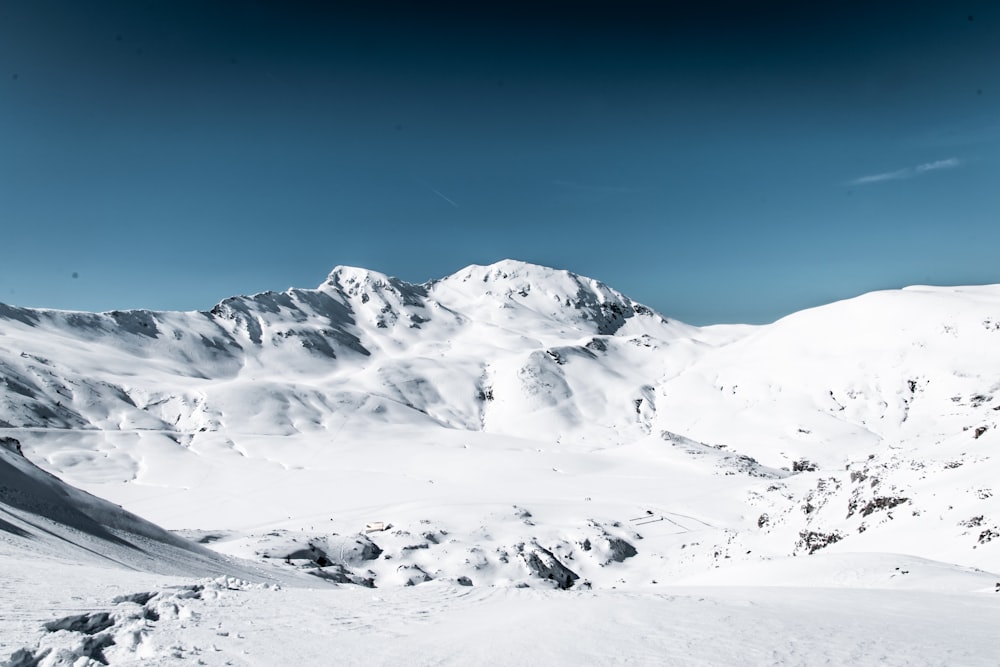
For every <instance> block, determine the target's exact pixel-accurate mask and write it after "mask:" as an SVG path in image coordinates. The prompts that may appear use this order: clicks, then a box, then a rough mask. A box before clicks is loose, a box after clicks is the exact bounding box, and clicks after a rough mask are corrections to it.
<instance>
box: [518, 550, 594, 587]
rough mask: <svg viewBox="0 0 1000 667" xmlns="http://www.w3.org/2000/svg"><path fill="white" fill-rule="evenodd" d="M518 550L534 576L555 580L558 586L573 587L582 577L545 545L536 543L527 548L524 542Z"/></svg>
mask: <svg viewBox="0 0 1000 667" xmlns="http://www.w3.org/2000/svg"><path fill="white" fill-rule="evenodd" d="M518 552H519V553H518V556H520V558H521V560H522V561H523V562H524V564H525V566H526V567H527V568H528V570H529V571H530V572H531V573H532V574H533V575H534V576H536V577H538V578H539V579H545V580H548V581H552V582H555V585H556V587H557V588H560V589H562V590H566V589H567V588H572V586H573V583H574V582H575V581H576V580H577V579H579V578H580V575H578V574H577V573H576V572H573V571H572V570H571V569H569V568H568V567H566V566H565V565H563V564H562V563H561V562H559V559H558V558H556V557H555V556H554V555H553V554H552V552H551V551H549V550H548V549H546V548H545V547H541V546H539V545H537V544H534V545H531V546H530V547H528V548H527V549H525V547H524V545H523V544H522V545H518Z"/></svg>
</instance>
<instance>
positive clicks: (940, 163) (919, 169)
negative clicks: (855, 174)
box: [848, 157, 962, 185]
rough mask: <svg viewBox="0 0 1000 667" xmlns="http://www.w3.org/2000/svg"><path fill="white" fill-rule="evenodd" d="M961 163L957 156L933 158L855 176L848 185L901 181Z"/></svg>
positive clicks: (952, 167) (951, 167)
mask: <svg viewBox="0 0 1000 667" xmlns="http://www.w3.org/2000/svg"><path fill="white" fill-rule="evenodd" d="M961 164H962V161H961V160H959V159H958V158H954V157H950V158H947V159H945V160H935V161H934V162H925V163H924V164H918V165H917V166H916V167H906V168H905V169H897V170H896V171H886V172H883V173H881V174H871V175H870V176H862V177H861V178H856V179H854V180H853V181H851V182H850V183H848V185H870V184H872V183H882V182H885V181H902V180H906V179H908V178H913V177H914V176H919V175H921V174H926V173H927V172H929V171H939V170H941V169H954V168H955V167H958V166H960V165H961Z"/></svg>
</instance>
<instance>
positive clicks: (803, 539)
mask: <svg viewBox="0 0 1000 667" xmlns="http://www.w3.org/2000/svg"><path fill="white" fill-rule="evenodd" d="M841 539H843V535H841V534H840V533H838V532H836V531H834V532H832V533H819V532H816V531H813V530H803V531H802V532H800V533H799V543H798V545H797V546H798V547H799V548H801V549H805V550H806V551H808V552H809V554H810V555H811V554H814V553H816V552H817V551H819V550H820V549H823V548H825V547H828V546H830V545H831V544H834V543H835V542H839V541H840V540H841Z"/></svg>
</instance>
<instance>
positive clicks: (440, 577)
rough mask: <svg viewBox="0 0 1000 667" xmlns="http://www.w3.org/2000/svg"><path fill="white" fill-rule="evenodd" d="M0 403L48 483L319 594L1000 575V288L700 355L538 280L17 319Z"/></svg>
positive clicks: (689, 337)
mask: <svg viewBox="0 0 1000 667" xmlns="http://www.w3.org/2000/svg"><path fill="white" fill-rule="evenodd" d="M0 382H2V393H0V435H5V436H7V437H12V438H16V439H17V440H18V441H19V442H20V444H21V446H22V448H23V451H24V454H25V456H26V457H27V458H28V459H30V460H31V461H33V462H34V463H36V464H37V465H39V466H41V467H42V468H44V469H45V470H47V471H49V472H51V473H54V474H56V475H58V476H60V477H61V478H63V479H64V480H66V481H67V482H69V483H71V484H73V485H75V486H78V487H81V488H82V489H84V490H86V491H89V492H90V493H92V494H94V495H96V496H100V497H103V498H106V499H108V500H109V501H111V502H113V503H119V504H121V505H122V506H123V507H124V508H125V509H126V510H129V511H131V512H134V513H136V514H138V515H141V516H143V517H146V518H147V519H150V520H152V521H155V522H156V523H158V524H160V525H164V526H167V527H169V528H174V529H184V530H185V531H186V532H184V533H183V534H184V535H186V536H187V537H188V538H191V539H194V540H196V541H200V542H202V543H203V544H206V545H208V546H210V547H212V548H213V549H215V550H217V551H221V552H224V553H227V554H230V555H233V556H242V557H248V558H254V559H257V560H258V561H261V562H262V563H265V564H266V563H271V566H270V567H273V568H276V570H275V571H284V570H295V571H302V572H305V573H308V574H312V575H314V576H313V577H310V579H315V577H317V576H318V577H320V578H321V579H324V580H326V581H333V582H342V583H354V584H361V585H363V586H370V585H374V586H378V587H380V588H385V587H393V586H397V585H398V586H404V585H415V584H419V583H422V582H428V581H432V580H437V581H439V582H451V583H452V584H453V585H457V586H466V585H473V586H475V587H479V586H494V587H500V588H513V587H519V586H530V587H543V588H544V587H556V588H563V589H566V588H577V589H578V588H581V587H585V588H591V589H611V588H624V589H637V590H645V589H646V588H648V587H649V586H662V585H665V584H671V583H680V582H685V581H687V582H699V584H704V583H705V582H709V583H711V582H712V581H718V582H727V583H732V582H733V577H736V578H737V579H738V578H739V577H740V576H745V577H747V578H749V579H750V580H754V581H756V580H760V579H761V578H763V579H766V580H767V581H769V582H771V583H796V582H800V583H801V582H802V581H808V580H809V577H810V576H814V577H815V580H816V581H819V580H822V581H826V582H828V583H826V584H823V585H839V584H830V583H829V582H836V581H843V580H844V577H845V576H847V575H845V574H844V573H845V572H853V573H854V574H853V575H850V576H847V578H848V579H851V577H854V579H851V580H852V581H854V580H857V581H861V580H863V582H864V584H863V585H865V586H875V587H894V588H895V587H900V586H902V587H904V588H914V587H916V588H921V587H922V586H925V585H928V586H929V585H930V584H926V582H928V581H932V580H933V581H941V580H942V577H944V579H948V581H950V582H952V583H951V584H949V585H950V586H956V587H957V588H958V589H961V590H965V589H964V588H962V587H963V586H965V585H966V584H965V583H958V584H955V583H954V582H955V581H958V582H973V581H975V582H976V583H975V584H974V585H973V584H972V583H969V584H968V585H969V586H973V587H974V588H982V587H983V586H984V585H985V584H984V582H983V581H980V579H979V578H977V577H986V578H989V577H990V576H992V575H988V574H986V573H980V574H975V572H974V571H972V570H969V569H968V568H981V569H982V570H992V571H996V570H998V569H1000V566H998V565H997V563H998V562H1000V551H998V549H1000V546H998V545H1000V500H998V497H1000V489H998V488H997V482H996V480H997V479H1000V464H998V462H997V452H996V450H997V445H998V442H1000V434H998V421H1000V286H984V287H969V288H932V287H913V288H907V289H904V290H894V291H885V292H877V293H872V294H868V295H864V296H861V297H858V298H856V299H850V300H847V301H842V302H839V303H835V304H831V305H828V306H823V307H820V308H814V309H811V310H808V311H804V312H801V313H797V314H794V315H791V316H789V317H786V318H784V319H782V320H780V321H778V322H775V323H774V324H771V325H766V326H745V325H726V326H713V327H693V326H689V325H686V324H683V323H681V322H678V321H675V320H671V319H668V318H667V317H664V316H662V315H660V314H658V313H656V312H654V311H652V310H651V309H649V308H647V307H645V306H643V305H642V304H639V303H636V302H634V301H632V300H631V299H629V298H628V297H626V296H624V295H623V294H621V293H619V292H617V291H615V290H614V289H612V288H610V287H608V286H607V285H604V284H603V283H601V282H599V281H596V280H593V279H590V278H585V277H582V276H578V275H575V274H573V273H570V272H567V271H560V270H555V269H549V268H544V267H540V266H534V265H530V264H525V263H522V262H515V261H509V260H508V261H504V262H500V263H498V264H494V265H491V266H470V267H467V268H466V269H463V270H461V271H459V272H457V273H456V274H454V275H451V276H448V277H446V278H443V279H441V280H436V281H432V282H429V283H425V284H422V285H413V284H409V283H406V282H403V281H400V280H398V279H395V278H391V277H389V276H385V275H382V274H378V273H375V272H371V271H366V270H363V269H355V268H347V267H338V268H336V269H335V270H334V271H333V272H332V273H331V274H330V275H329V277H328V278H327V280H326V281H324V282H323V284H322V285H320V286H319V287H318V288H316V289H290V290H287V291H285V292H281V293H276V292H266V293H263V294H257V295H253V296H241V297H233V298H230V299H226V300H224V301H222V302H221V303H219V304H218V305H216V306H215V307H214V308H212V309H211V310H210V311H207V312H188V313H180V312H151V311H124V312H119V311H115V312H111V313H102V314H92V313H77V312H65V311H52V310H36V309H26V308H15V307H11V306H3V305H0ZM8 454H9V453H5V454H4V456H5V457H6V458H4V459H3V460H4V461H6V460H7V459H11V461H15V458H12V457H14V455H13V454H9V455H8ZM17 465H19V466H20V468H18V470H21V469H27V468H25V466H26V465H30V464H28V463H27V461H22V462H21V463H18V464H17ZM11 470H13V468H11ZM38 474H44V473H40V471H39V473H38ZM4 475H5V476H4V477H3V480H4V484H7V481H6V473H4ZM32 479H35V478H32ZM45 479H50V478H48V477H46V478H45ZM33 483H34V482H33ZM46 483H48V482H46ZM50 486H51V484H50ZM73 494H79V495H73ZM66 497H69V498H81V497H83V494H82V492H78V491H75V490H74V491H73V492H72V493H69V495H67V496H66ZM87 497H88V498H89V497H90V496H87ZM81 502H83V501H81ZM88 502H89V501H88ZM88 502H83V504H82V506H81V507H83V509H81V511H83V512H84V513H87V511H89V510H86V507H94V505H93V504H92V503H90V504H88ZM130 516H131V515H130ZM136 520H138V519H136ZM369 523H377V524H381V525H380V526H378V527H379V528H385V529H384V530H377V531H375V532H371V533H369V534H368V535H367V536H362V535H359V531H361V529H362V528H363V527H364V526H365V524H369ZM7 535H8V536H9V537H8V539H10V540H18V539H21V540H22V542H23V536H20V537H19V536H18V535H17V533H16V531H14V532H11V531H7ZM184 544H190V543H187V542H185V543H184ZM192 546H193V545H192ZM184 548H186V547H184ZM200 549H203V547H195V550H200ZM199 553H200V552H199ZM859 554H860V555H859ZM886 554H894V555H886ZM806 556H809V558H808V559H807V561H805V562H814V563H817V565H816V568H818V569H813V570H811V571H810V572H812V575H810V574H808V573H806V571H804V570H802V569H801V568H795V567H786V566H783V565H781V563H785V562H786V560H784V559H789V558H796V562H799V559H801V558H803V557H806ZM203 557H205V556H204V555H203ZM824 559H825V560H824ZM858 559H861V560H858ZM260 566H261V567H264V565H263V564H262V565H260ZM890 566H891V567H890ZM768 568H771V569H768ZM893 568H894V569H893ZM807 570H808V568H807ZM883 570H884V571H883ZM242 572H243V574H241V575H240V576H244V577H248V578H253V576H252V574H247V572H250V570H243V571H242ZM859 572H864V573H865V574H864V575H863V576H862V575H859V574H858V573H859ZM901 572H902V574H900V573H901ZM911 572H913V573H919V572H925V573H927V574H926V576H924V575H920V576H916V577H914V576H909V573H911ZM733 573H735V574H733ZM740 573H744V574H740ZM942 573H945V574H942ZM192 574H195V571H194V570H192ZM199 576H201V575H199ZM956 577H957V578H956ZM258 579H259V577H258ZM316 581H319V580H318V579H316ZM921 582H923V583H921ZM932 587H933V586H932ZM938 588H939V587H938ZM935 590H937V589H935ZM949 590H950V589H949ZM970 590H971V589H970Z"/></svg>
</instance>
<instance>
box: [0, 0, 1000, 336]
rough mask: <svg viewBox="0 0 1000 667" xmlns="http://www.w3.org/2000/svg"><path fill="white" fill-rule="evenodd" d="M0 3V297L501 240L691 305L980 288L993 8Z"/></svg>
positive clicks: (177, 299) (156, 285) (168, 284)
mask: <svg viewBox="0 0 1000 667" xmlns="http://www.w3.org/2000/svg"><path fill="white" fill-rule="evenodd" d="M416 4H417V3H412V5H413V6H411V5H410V4H406V3H396V2H378V1H377V0H373V2H367V3H352V4H347V3H340V4H337V3H313V2H304V1H301V0H297V1H292V2H285V3H277V2H274V3H267V2H254V1H252V0H247V1H246V2H227V1H217V2H211V3H203V2H189V1H186V0H178V1H171V2H166V1H164V2H157V1H153V0H146V1H135V2H124V1H122V2H107V1H102V0H97V1H96V2H91V3H77V2H68V1H67V2H55V1H53V0H38V1H37V2H31V3H4V4H2V5H0V146H2V151H0V225H2V230H3V232H2V238H3V247H4V250H5V252H4V254H3V255H4V260H3V262H2V263H0V301H5V302H8V303H13V304H17V305H24V306H39V307H55V308H69V309H85V310H110V309H115V308H132V307H145V308H155V309H183V310H188V309H208V308H210V307H211V306H212V305H213V304H214V303H216V302H218V301H220V300H221V299H223V298H225V297H227V296H230V295H233V294H238V293H251V292H256V291H262V290H267V289H279V290H280V289H284V288H286V287H289V286H297V287H312V286H316V285H318V284H319V283H320V282H322V280H323V279H324V278H325V276H326V274H327V273H328V271H329V270H330V269H331V268H332V267H333V266H334V265H337V264H347V265H356V266H363V267H367V268H371V269H375V270H378V271H382V272H385V273H388V274H391V275H395V276H398V277H400V278H403V279H406V280H410V281H414V282H422V281H425V280H428V279H432V278H438V277H442V276H444V275H447V274H449V273H451V272H453V271H456V270H458V269H459V268H461V267H463V266H465V265H467V264H471V263H480V264H482V263H489V262H492V261H496V260H499V259H502V258H505V257H513V258H517V259H523V260H526V261H531V262H538V263H542V264H546V265H550V266H556V267H560V268H566V269H569V270H572V271H575V272H577V273H582V274H585V275H589V276H593V277H595V278H599V279H601V280H603V281H604V282H606V283H608V284H610V285H611V286H613V287H615V288H617V289H619V290H621V291H623V292H625V293H626V294H628V295H629V296H631V297H632V298H635V299H637V300H639V301H642V302H644V303H647V304H649V305H650V306H652V307H654V308H656V309H657V310H659V311H661V312H662V313H664V314H666V315H668V316H671V317H676V318H679V319H682V320H686V321H689V322H692V323H698V324H704V323H713V322H736V321H740V322H766V321H771V320H773V319H776V318H778V317H780V316H782V315H785V314H787V313H790V312H793V311H795V310H797V309H800V308H804V307H808V306H813V305H819V304H821V303H826V302H829V301H832V300H835V299H838V298H844V297H849V296H853V295H856V294H859V293H862V292H865V291H869V290H873V289H883V288H892V287H900V286H903V285H907V284H914V283H924V284H927V283H930V284H971V283H993V282H1000V262H998V261H997V258H996V252H997V251H996V249H997V248H1000V224H998V222H1000V221H998V219H997V218H998V215H997V213H998V211H1000V187H998V184H1000V152H998V148H1000V67H997V63H1000V5H997V4H996V3H992V2H981V1H979V0H973V1H971V2H967V3H955V2H937V3H925V2H919V1H918V2H907V3H894V2H885V3H872V2H869V3H853V2H828V1H826V0H821V1H819V2H816V3H801V2H796V3H791V2H782V3H775V2H771V3H768V2H758V3H751V2H715V3H706V2H658V3H652V2H629V1H624V2H614V3H612V2H592V1H590V2H588V1H586V0H583V1H580V2H568V1H567V2H554V1H546V0H541V1H540V2H534V3H528V2H524V3H521V2H505V3H491V2H484V3H478V4H475V5H474V6H473V7H464V6H463V5H462V4H457V3H456V4H454V5H452V4H446V3H434V2H431V3H429V4H428V3H424V4H420V5H419V9H416V8H414V7H415V6H416Z"/></svg>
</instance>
